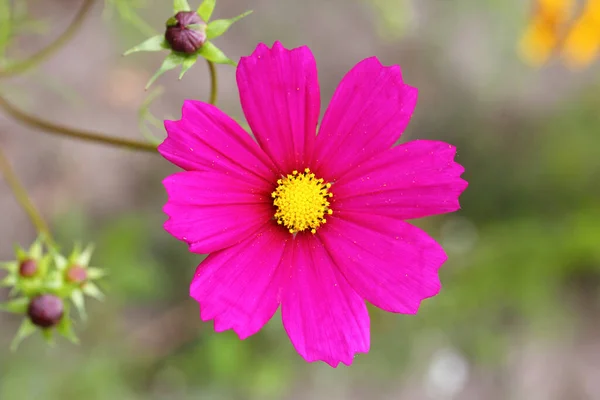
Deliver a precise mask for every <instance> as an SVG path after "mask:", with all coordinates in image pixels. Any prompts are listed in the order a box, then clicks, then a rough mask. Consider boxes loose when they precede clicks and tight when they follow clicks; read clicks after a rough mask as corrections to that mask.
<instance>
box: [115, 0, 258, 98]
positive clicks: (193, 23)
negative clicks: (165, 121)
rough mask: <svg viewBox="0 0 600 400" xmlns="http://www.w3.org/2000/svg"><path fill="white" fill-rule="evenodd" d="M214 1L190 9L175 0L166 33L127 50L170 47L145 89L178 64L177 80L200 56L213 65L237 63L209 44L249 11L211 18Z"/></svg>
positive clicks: (182, 0) (185, 1)
mask: <svg viewBox="0 0 600 400" xmlns="http://www.w3.org/2000/svg"><path fill="white" fill-rule="evenodd" d="M215 2H216V0H204V1H203V2H202V4H200V6H199V7H198V10H197V11H192V10H191V8H190V5H189V4H188V2H187V0H174V4H173V10H174V12H175V14H174V15H173V16H172V17H170V18H169V19H168V20H167V22H166V24H165V25H166V27H165V33H164V34H161V35H156V36H152V37H151V38H149V39H147V40H145V41H144V42H142V43H140V44H139V45H137V46H135V47H133V48H131V49H129V50H128V51H126V52H125V55H129V54H131V53H136V52H139V51H161V50H169V51H170V53H169V54H168V55H167V57H166V58H165V60H164V61H163V63H162V65H161V66H160V68H159V69H158V71H156V73H155V74H154V76H153V77H152V78H150V81H149V82H148V84H147V85H146V89H148V87H150V85H152V83H153V82H154V81H155V80H156V79H157V78H158V77H159V76H161V75H162V74H164V73H165V72H167V71H169V70H172V69H174V68H177V67H178V66H181V73H180V74H179V79H181V78H182V77H183V75H184V74H185V73H186V72H187V71H188V70H189V69H190V68H191V67H192V66H193V65H194V64H195V63H196V62H197V61H198V59H199V57H202V58H205V59H206V60H208V61H210V62H213V63H215V64H230V65H234V66H235V65H237V63H236V62H235V61H233V60H231V59H230V58H229V57H227V56H226V55H225V53H223V52H222V51H221V50H220V49H219V48H218V47H217V46H215V45H214V44H213V43H212V39H215V38H217V37H219V36H221V35H223V34H224V33H225V32H227V30H228V29H229V28H230V27H231V25H233V24H234V23H235V22H237V21H239V20H240V19H242V18H244V17H245V16H247V15H249V14H250V13H252V11H247V12H245V13H243V14H241V15H238V16H237V17H234V18H230V19H218V20H214V21H210V17H211V16H212V13H213V10H214V8H215Z"/></svg>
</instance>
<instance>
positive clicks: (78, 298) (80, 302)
mask: <svg viewBox="0 0 600 400" xmlns="http://www.w3.org/2000/svg"><path fill="white" fill-rule="evenodd" d="M71 301H72V302H73V305H75V308H76V309H77V312H78V313H79V316H80V317H81V319H82V320H83V321H86V320H87V313H86V312H85V298H84V296H83V292H82V291H81V290H79V289H76V290H73V293H71Z"/></svg>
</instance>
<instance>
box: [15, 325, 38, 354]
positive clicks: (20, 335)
mask: <svg viewBox="0 0 600 400" xmlns="http://www.w3.org/2000/svg"><path fill="white" fill-rule="evenodd" d="M36 330H37V327H36V326H35V325H34V324H33V322H31V321H30V320H29V318H25V319H24V320H23V322H22V323H21V326H20V327H19V330H18V331H17V334H16V336H15V338H14V339H13V341H12V343H11V344H10V351H16V350H17V348H18V347H19V344H21V342H22V341H23V340H25V339H27V338H28V337H29V336H31V334H32V333H34V332H35V331H36Z"/></svg>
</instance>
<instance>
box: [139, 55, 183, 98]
mask: <svg viewBox="0 0 600 400" xmlns="http://www.w3.org/2000/svg"><path fill="white" fill-rule="evenodd" d="M185 58H186V56H184V55H180V54H177V53H171V54H169V55H168V56H167V57H166V58H165V61H163V63H162V65H161V66H160V68H159V69H158V71H156V73H155V74H154V76H153V77H152V78H150V80H149V81H148V83H147V84H146V90H148V88H149V87H150V85H152V83H154V81H155V80H156V79H157V78H158V77H159V76H161V75H162V74H164V73H165V72H167V71H169V70H171V69H173V68H176V67H177V66H178V65H181V64H183V62H184V61H185Z"/></svg>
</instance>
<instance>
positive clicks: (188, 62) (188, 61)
mask: <svg viewBox="0 0 600 400" xmlns="http://www.w3.org/2000/svg"><path fill="white" fill-rule="evenodd" d="M196 61H198V54H192V55H191V56H188V57H187V58H186V59H185V61H184V62H183V64H181V73H180V74H179V80H181V78H183V75H184V74H185V73H186V72H187V71H188V70H189V69H190V68H192V66H193V65H194V64H196Z"/></svg>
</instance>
